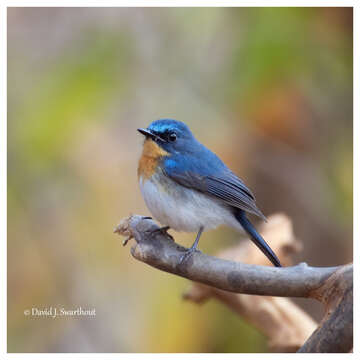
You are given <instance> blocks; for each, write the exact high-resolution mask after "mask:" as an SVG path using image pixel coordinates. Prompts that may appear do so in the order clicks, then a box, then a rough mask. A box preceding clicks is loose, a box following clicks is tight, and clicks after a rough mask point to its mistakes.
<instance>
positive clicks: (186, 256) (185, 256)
mask: <svg viewBox="0 0 360 360" xmlns="http://www.w3.org/2000/svg"><path fill="white" fill-rule="evenodd" d="M196 251H197V252H200V250H198V249H196V248H195V247H191V248H190V249H186V250H185V253H184V254H183V255H181V257H180V260H179V265H181V264H183V263H184V262H185V261H187V260H188V259H189V258H190V257H191V255H192V254H193V253H195V252H196Z"/></svg>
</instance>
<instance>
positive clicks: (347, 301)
mask: <svg viewBox="0 0 360 360" xmlns="http://www.w3.org/2000/svg"><path fill="white" fill-rule="evenodd" d="M157 229H159V228H158V226H157V225H156V224H155V223H154V222H153V221H152V220H151V219H149V218H146V217H142V216H139V215H132V216H130V217H129V218H126V219H124V220H122V222H121V223H120V224H119V226H118V227H117V228H116V229H115V232H117V233H119V234H122V235H124V236H127V239H126V240H125V243H126V242H127V241H128V240H129V239H130V238H135V240H136V244H135V245H134V246H132V248H131V253H132V255H133V257H135V258H136V259H138V260H140V261H142V262H145V263H146V264H148V265H150V266H153V267H155V268H158V269H160V270H163V271H166V272H169V273H173V274H175V275H179V276H182V277H185V278H187V279H190V280H193V281H196V282H200V283H202V284H206V285H209V286H212V287H215V288H217V289H220V290H225V291H230V292H235V293H242V294H249V295H266V296H282V297H305V298H313V299H316V300H319V301H321V302H323V303H324V304H325V305H326V307H327V315H326V317H325V319H324V320H323V322H322V324H321V325H320V326H322V327H320V328H319V329H318V330H316V331H315V332H314V333H313V335H312V336H311V337H310V338H309V340H308V341H307V342H306V343H305V344H304V346H303V347H302V348H301V349H300V351H305V352H316V351H322V352H333V351H344V352H348V351H350V350H351V348H352V310H351V313H350V312H349V309H350V308H351V309H352V265H351V264H350V265H344V266H337V267H310V266H308V265H307V264H305V263H301V264H298V265H296V266H290V267H284V268H275V267H270V266H260V265H248V264H244V263H240V262H235V261H230V260H224V259H219V258H216V257H213V256H209V255H206V254H203V253H201V252H199V251H197V252H195V253H193V254H192V256H191V257H189V258H188V259H186V261H184V262H183V263H180V259H181V256H182V255H183V253H184V251H185V250H186V249H185V248H184V247H182V246H180V245H178V244H176V243H175V242H174V241H173V239H172V238H171V237H170V236H169V235H166V234H164V233H163V232H159V231H155V230H157ZM154 231H155V232H154ZM344 311H346V316H344V313H343V312H344ZM323 328H324V329H323ZM327 329H328V330H327ZM330 329H332V330H334V329H335V330H336V331H335V333H334V334H333V335H332V336H333V337H334V338H336V339H337V340H338V341H337V342H336V341H335V343H332V342H327V336H328V335H329V330H330ZM350 335H351V336H350ZM343 336H345V337H346V341H342V344H338V342H339V341H340V340H339V339H340V338H342V337H343ZM320 342H321V343H322V345H321V346H319V343H320Z"/></svg>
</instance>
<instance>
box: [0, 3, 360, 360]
mask: <svg viewBox="0 0 360 360" xmlns="http://www.w3.org/2000/svg"><path fill="white" fill-rule="evenodd" d="M111 6H114V7H115V6H124V7H247V6H249V7H260V6H286V7H296V6H304V7H306V6H309V7H314V6H319V7H323V6H339V7H345V6H351V7H354V134H353V139H354V159H357V160H359V158H360V146H359V144H358V143H357V142H356V139H358V138H359V123H358V122H359V119H358V117H359V111H358V103H359V97H360V93H359V83H360V78H359V71H358V67H357V66H358V65H359V64H360V59H359V51H358V46H357V45H356V41H355V39H356V40H357V41H359V33H360V31H359V30H360V24H359V21H358V12H359V6H358V5H356V2H355V1H328V2H327V3H326V4H324V1H292V2H286V1H241V2H240V1H236V0H223V1H218V0H197V1H189V0H183V1H179V0H173V1H171V0H156V1H151V0H148V1H144V0H133V1H124V0H119V1H109V0H103V1H94V0H93V1H88V0H83V1H79V0H77V1H69V0H63V1H58V0H54V1H49V0H46V1H45V0H37V1H31V0H28V1H16V0H14V1H1V3H0V16H1V21H0V23H1V25H0V26H1V28H0V37H1V48H0V58H1V75H2V76H1V93H0V94H1V102H2V106H1V109H2V116H1V119H0V126H1V127H0V191H1V192H0V196H1V197H0V207H1V208H0V214H1V217H0V232H1V233H0V234H1V240H2V241H1V255H0V256H1V267H2V269H1V270H2V271H1V274H2V277H3V279H2V281H1V298H0V305H1V315H2V316H1V319H2V327H1V330H2V331H1V338H0V351H1V354H3V357H2V358H6V359H10V358H11V359H24V358H27V359H39V358H49V357H51V358H52V357H54V358H56V359H89V358H93V359H95V358H96V359H114V358H119V357H121V358H138V357H145V358H147V359H158V358H168V357H169V355H168V354H124V353H116V354H110V353H109V354H101V353H95V354H90V353H84V354H80V353H76V354H7V353H6V348H7V316H6V314H7V311H6V299H7V282H6V275H7V246H6V234H7V233H6V230H7V219H6V214H7V208H6V207H7V202H6V200H7V196H6V184H7V151H6V149H7V123H6V117H5V114H6V111H7V98H6V95H5V94H6V92H7V82H6V81H7V77H6V57H7V51H6V34H7V28H6V24H7V21H6V16H7V14H6V11H7V7H111ZM359 181H360V177H359V165H358V162H355V161H354V239H357V241H354V259H355V264H354V266H355V289H354V296H355V301H354V310H355V312H354V325H355V329H354V339H355V344H354V354H336V355H334V356H336V359H339V358H340V359H342V358H348V357H354V356H356V355H359V346H358V344H357V343H356V340H358V331H357V326H356V325H357V321H356V319H358V318H359V315H360V314H359V307H358V306H356V304H357V303H359V296H358V291H357V288H358V286H359V276H358V272H359V271H358V270H359V267H358V266H357V264H356V260H357V259H359V245H358V241H360V240H359V235H360V233H359V225H358V222H356V220H355V219H359V216H360V211H359V191H358V187H356V186H355V184H358V183H359ZM355 354H356V355H355ZM189 356H191V357H193V356H194V355H190V354H171V357H174V358H181V359H182V358H189ZM195 356H196V358H199V359H205V358H206V359H207V358H209V357H211V358H218V359H222V358H224V356H226V357H227V358H235V357H236V358H239V357H241V359H245V360H246V359H254V358H259V357H261V356H264V357H265V356H266V357H267V358H273V359H275V358H276V359H278V358H279V357H285V356H286V357H289V356H300V357H303V356H306V355H302V354H296V355H293V354H196V355H195ZM195 356H194V357H195ZM312 356H316V357H325V356H331V355H330V354H313V355H312Z"/></svg>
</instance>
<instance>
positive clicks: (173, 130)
mask: <svg viewBox="0 0 360 360" xmlns="http://www.w3.org/2000/svg"><path fill="white" fill-rule="evenodd" d="M138 131H139V132H140V133H141V134H143V135H144V136H145V138H146V140H150V141H153V142H155V143H156V144H157V145H158V146H159V147H160V148H161V149H163V150H165V151H166V152H167V153H169V154H175V153H184V152H187V151H188V150H190V149H191V148H192V147H193V145H194V143H196V140H195V138H194V136H193V134H192V133H191V131H190V129H189V127H188V126H187V125H186V124H184V123H183V122H181V121H177V120H172V119H161V120H156V121H153V122H152V123H151V124H150V125H149V126H148V127H147V128H146V129H142V128H140V129H138Z"/></svg>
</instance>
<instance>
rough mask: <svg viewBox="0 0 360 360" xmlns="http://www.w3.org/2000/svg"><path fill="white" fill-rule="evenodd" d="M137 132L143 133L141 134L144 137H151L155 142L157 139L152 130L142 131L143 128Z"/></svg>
mask: <svg viewBox="0 0 360 360" xmlns="http://www.w3.org/2000/svg"><path fill="white" fill-rule="evenodd" d="M137 131H138V132H139V133H141V134H143V135H144V136H146V137H150V138H152V139H153V140H154V139H155V136H156V135H155V134H153V133H152V132H151V131H150V130H148V129H142V128H140V129H137Z"/></svg>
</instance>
